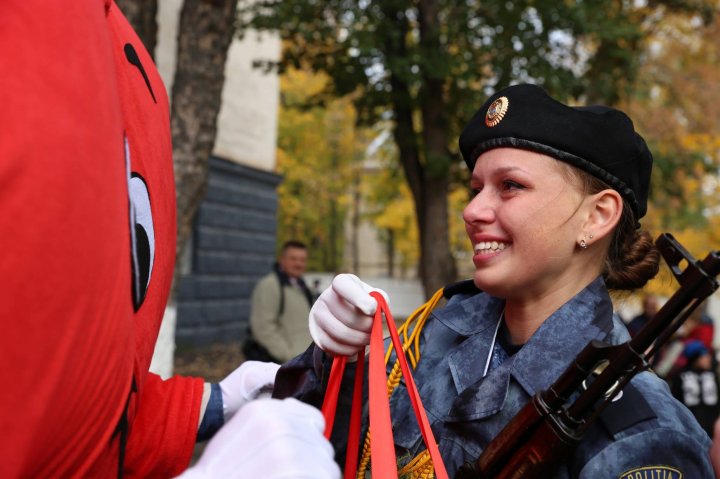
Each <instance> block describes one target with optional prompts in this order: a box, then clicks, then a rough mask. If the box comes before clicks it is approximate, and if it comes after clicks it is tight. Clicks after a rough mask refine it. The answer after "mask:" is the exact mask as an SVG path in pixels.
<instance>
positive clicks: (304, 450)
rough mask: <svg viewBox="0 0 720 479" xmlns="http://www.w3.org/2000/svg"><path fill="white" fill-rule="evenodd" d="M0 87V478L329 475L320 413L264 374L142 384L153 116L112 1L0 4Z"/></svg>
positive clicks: (154, 182)
mask: <svg viewBox="0 0 720 479" xmlns="http://www.w3.org/2000/svg"><path fill="white" fill-rule="evenodd" d="M0 72H2V73H1V74H0V125H1V126H2V132H1V133H0V238H1V239H0V245H2V254H1V255H0V277H1V278H2V279H0V317H1V318H2V325H3V329H2V333H1V334H0V374H1V376H0V378H2V383H3V386H4V387H3V390H2V393H0V451H2V456H1V458H0V477H1V478H3V479H5V478H17V477H22V478H25V477H27V478H46V477H102V478H109V477H153V478H164V477H171V476H176V475H178V474H180V473H181V472H183V471H185V472H184V473H183V475H182V478H183V479H209V478H213V477H265V478H267V479H273V478H282V477H299V476H300V475H302V476H303V477H313V478H315V479H337V478H339V468H338V466H337V465H336V464H335V462H334V461H333V459H332V457H333V450H332V447H331V446H330V444H329V443H328V442H327V440H326V439H325V438H324V437H323V435H322V432H323V429H324V420H323V416H322V415H321V414H320V412H319V411H318V410H317V409H314V408H312V407H310V406H307V405H305V404H302V403H300V402H299V401H296V400H294V399H289V400H284V401H280V400H276V399H269V392H268V390H271V389H272V386H273V382H274V378H275V373H276V371H277V368H278V367H279V365H277V364H273V363H261V362H257V361H246V362H244V363H243V364H242V365H241V366H240V367H238V368H237V369H236V370H235V371H233V372H232V373H231V374H229V375H228V376H227V377H226V378H225V379H223V380H222V381H220V383H218V384H212V385H210V384H205V383H204V381H203V380H202V379H199V378H183V377H174V378H172V379H170V380H167V381H163V380H161V379H160V378H159V377H158V376H156V375H154V374H151V373H149V372H148V368H149V366H150V360H151V358H152V354H153V350H154V346H155V341H156V339H157V335H158V331H159V329H160V323H161V321H162V317H163V314H164V311H165V305H166V302H167V299H168V294H169V290H170V283H171V281H172V275H173V266H174V260H175V185H174V180H173V165H172V157H171V153H172V148H171V144H170V126H169V114H170V110H169V106H168V99H167V95H166V92H165V88H164V86H163V84H162V81H161V79H160V76H159V75H158V72H157V70H156V69H155V66H154V64H153V62H152V60H151V58H150V56H149V55H148V53H147V52H146V51H145V49H144V48H143V46H142V44H141V43H140V40H139V39H138V37H137V36H136V35H135V33H134V32H133V30H132V29H131V28H130V26H129V24H128V23H127V21H126V20H125V18H124V17H123V15H122V14H121V13H120V11H119V10H118V8H117V6H116V5H115V4H114V3H113V2H112V0H67V1H63V2H45V1H39V0H6V1H3V2H0ZM249 403H252V404H249ZM201 409H202V410H204V411H205V412H204V413H203V414H204V415H203V420H202V422H200V412H201ZM223 424H224V425H223ZM221 426H222V427H221ZM218 429H219V431H218ZM216 432H217V434H215V433H216ZM213 435H214V437H213V439H212V440H211V441H210V442H209V443H208V445H207V447H206V448H205V451H204V453H203V455H202V457H200V459H199V460H198V462H197V464H196V465H195V466H193V467H192V468H190V469H187V470H186V468H187V465H188V464H189V462H190V459H191V456H192V452H193V449H194V445H195V441H196V439H197V438H198V437H200V438H202V439H204V438H209V437H211V436H213Z"/></svg>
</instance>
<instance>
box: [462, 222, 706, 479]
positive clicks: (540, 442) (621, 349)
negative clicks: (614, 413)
mask: <svg viewBox="0 0 720 479" xmlns="http://www.w3.org/2000/svg"><path fill="white" fill-rule="evenodd" d="M656 245H657V247H658V249H659V250H660V252H661V254H662V256H663V258H664V260H665V262H666V263H667V264H668V266H669V267H670V270H671V271H672V273H673V275H674V276H675V278H676V279H677V280H678V282H679V283H680V288H679V289H678V290H677V291H676V292H675V293H674V294H673V295H672V296H671V297H670V299H669V300H668V301H667V302H666V303H665V304H664V305H663V307H662V308H660V309H659V310H658V312H657V313H656V315H655V316H654V317H653V318H652V319H651V320H650V321H648V323H647V324H646V325H645V326H644V327H643V328H642V329H641V330H640V331H639V332H638V334H636V335H635V337H633V338H632V339H631V340H630V341H628V342H626V343H623V344H619V345H609V344H606V343H603V342H600V341H591V342H590V343H589V344H588V345H587V346H586V347H585V348H584V349H583V350H582V352H581V353H580V354H579V355H578V356H577V357H576V358H575V360H574V361H573V362H572V364H571V365H570V366H569V367H568V368H567V369H566V370H565V372H563V374H562V375H561V376H560V377H559V378H558V379H557V380H556V381H555V382H554V383H553V384H552V386H550V387H549V388H548V389H547V390H545V391H541V392H538V393H536V394H535V396H533V398H532V400H531V401H529V402H528V403H527V404H526V405H525V406H524V407H523V408H522V409H521V410H520V412H519V413H518V414H517V415H515V417H513V418H512V419H511V420H510V422H509V423H508V424H507V425H506V426H505V428H504V429H503V430H502V431H501V432H500V433H499V434H498V435H497V437H495V439H493V440H492V441H491V442H490V444H488V446H487V447H486V448H485V449H484V450H483V453H482V454H481V456H480V457H479V458H478V459H477V460H476V461H474V462H468V463H466V464H465V465H463V467H462V468H461V469H460V470H459V471H458V473H457V474H456V476H455V477H456V479H490V478H497V479H500V478H502V479H511V478H512V479H520V478H524V479H527V478H544V477H551V476H552V473H553V471H555V469H556V468H557V467H558V466H559V465H560V464H561V463H562V462H563V460H564V459H565V458H567V457H568V456H569V455H570V454H571V453H572V451H573V450H574V449H575V447H576V446H577V444H579V442H580V441H581V440H582V437H583V435H584V433H585V431H586V430H587V428H588V427H589V426H590V425H591V424H592V423H593V422H594V421H595V420H596V419H597V417H598V416H599V415H600V413H601V412H602V411H603V410H604V408H605V407H606V406H607V405H608V404H610V402H611V401H612V399H613V398H614V397H615V395H616V394H617V393H618V392H619V391H620V390H621V389H622V387H624V386H625V385H626V384H627V383H628V382H629V381H630V380H631V379H632V378H633V377H634V376H635V374H637V373H638V372H640V371H642V370H644V369H646V368H647V364H648V360H649V359H650V358H651V357H652V356H653V355H654V354H656V353H657V352H658V351H659V350H660V348H661V347H662V346H663V345H664V344H665V343H666V342H667V341H668V339H670V338H671V337H672V335H673V334H674V333H675V331H677V329H678V328H679V327H680V326H681V325H682V324H683V322H684V321H685V320H686V319H687V318H688V316H689V315H690V313H692V311H693V310H694V309H695V308H697V307H698V306H699V305H700V304H701V303H702V302H703V301H704V300H705V299H706V298H707V297H708V296H710V295H711V294H712V293H713V292H714V291H715V290H717V288H718V281H717V276H718V274H720V252H718V251H713V252H710V253H709V254H708V255H707V256H706V257H705V259H704V260H703V261H702V262H700V261H698V260H696V259H695V258H693V256H692V255H691V254H690V253H689V252H688V251H687V250H686V249H685V248H683V246H682V245H681V244H680V243H679V242H678V241H677V240H676V239H675V238H673V236H672V235H671V234H669V233H665V234H663V235H661V236H660V237H658V239H657V240H656ZM683 265H685V267H684V268H683ZM588 383H589V384H588ZM578 391H580V393H579V394H578V395H577V397H576V398H575V399H574V400H573V401H572V403H569V402H568V399H569V398H570V397H571V396H572V395H573V394H574V393H576V392H578Z"/></svg>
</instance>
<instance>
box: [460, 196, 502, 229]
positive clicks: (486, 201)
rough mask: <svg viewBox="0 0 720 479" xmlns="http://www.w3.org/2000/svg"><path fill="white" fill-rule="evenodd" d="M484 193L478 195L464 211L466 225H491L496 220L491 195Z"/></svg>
mask: <svg viewBox="0 0 720 479" xmlns="http://www.w3.org/2000/svg"><path fill="white" fill-rule="evenodd" d="M483 193H485V192H484V191H481V192H479V193H478V194H476V195H475V196H474V197H473V198H472V199H471V200H470V201H469V202H468V204H467V205H466V206H465V209H464V210H463V220H465V222H466V223H477V222H482V223H490V222H492V221H493V220H494V219H495V208H494V206H493V202H492V199H491V198H489V195H487V194H483Z"/></svg>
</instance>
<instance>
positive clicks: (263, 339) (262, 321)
mask: <svg viewBox="0 0 720 479" xmlns="http://www.w3.org/2000/svg"><path fill="white" fill-rule="evenodd" d="M280 288H282V286H281V285H280V284H279V282H278V281H276V280H275V278H273V277H268V278H266V279H263V280H262V281H261V282H260V283H258V286H257V287H256V288H255V289H254V290H253V294H252V302H251V307H250V328H251V329H252V334H253V336H254V337H255V339H256V340H257V342H259V343H260V344H262V345H263V346H265V348H267V350H268V351H269V352H270V355H272V356H273V357H275V358H277V359H278V360H280V361H287V360H288V359H290V357H288V351H290V350H291V348H290V344H289V343H288V341H287V339H286V338H285V336H284V335H283V334H282V330H281V328H280V320H279V318H278V312H279V311H280Z"/></svg>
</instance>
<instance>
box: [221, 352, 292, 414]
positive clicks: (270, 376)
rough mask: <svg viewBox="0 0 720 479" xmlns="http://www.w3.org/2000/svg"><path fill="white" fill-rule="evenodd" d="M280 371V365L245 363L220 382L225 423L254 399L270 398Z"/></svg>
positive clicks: (259, 362) (257, 362)
mask: <svg viewBox="0 0 720 479" xmlns="http://www.w3.org/2000/svg"><path fill="white" fill-rule="evenodd" d="M278 369H280V365H279V364H275V363H264V362H261V361H245V362H244V363H242V364H241V365H240V366H239V367H238V368H237V369H236V370H235V371H233V372H231V373H230V374H228V376H227V377H226V378H225V379H223V380H222V381H220V390H221V391H222V401H223V417H224V418H225V421H226V422H227V421H228V420H229V419H230V418H231V417H232V416H233V415H234V414H235V413H236V412H238V411H239V410H240V408H241V407H243V406H244V405H245V404H247V403H249V402H250V401H252V400H253V399H259V398H269V397H270V396H271V395H272V390H273V386H274V385H275V374H277V370H278Z"/></svg>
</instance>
